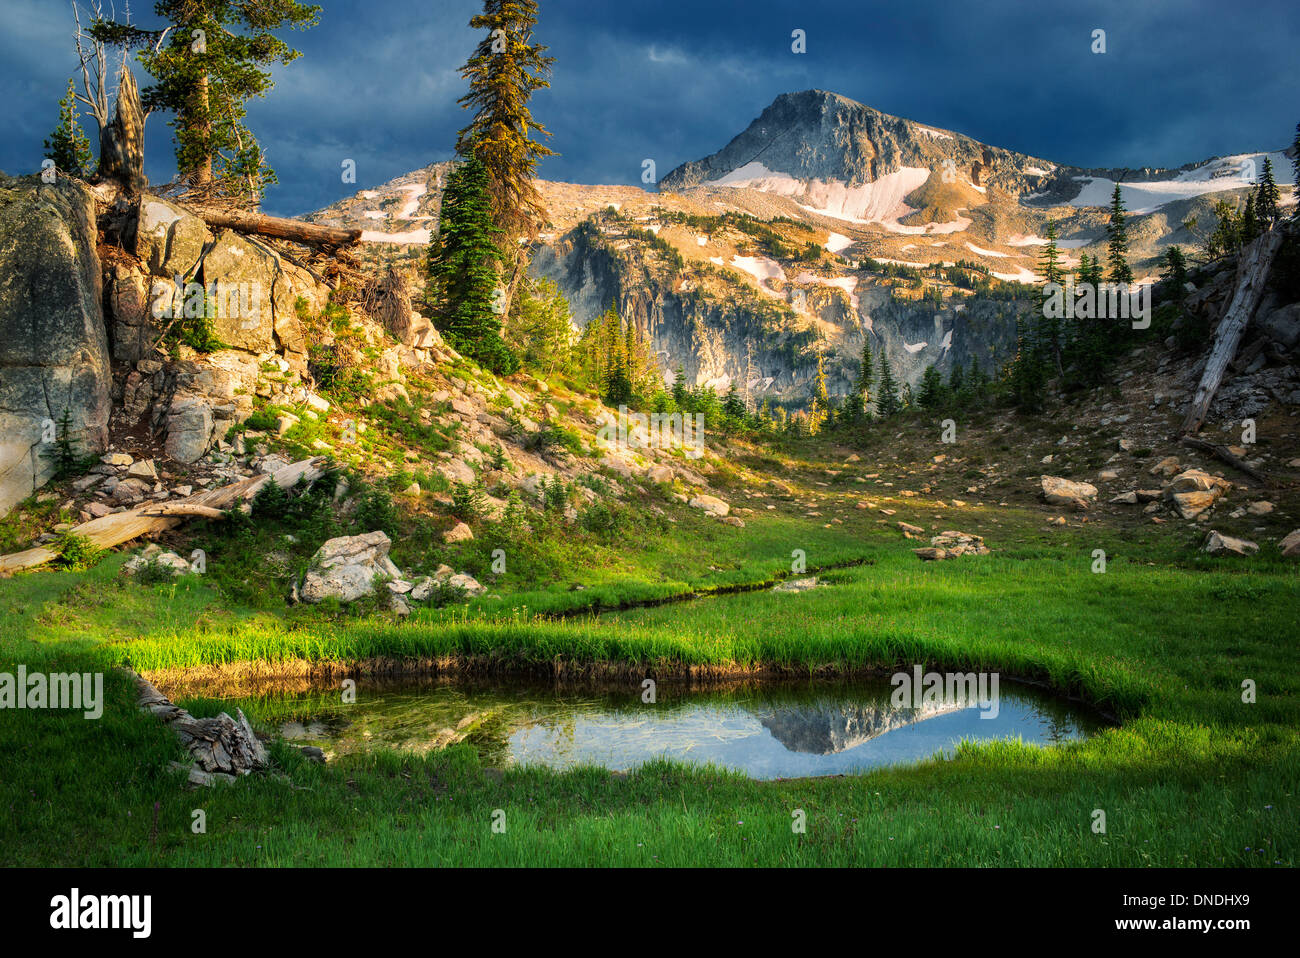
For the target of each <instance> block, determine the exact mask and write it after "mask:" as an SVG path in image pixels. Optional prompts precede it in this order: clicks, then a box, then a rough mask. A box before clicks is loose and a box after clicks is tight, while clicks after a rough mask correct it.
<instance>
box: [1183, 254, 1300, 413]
mask: <svg viewBox="0 0 1300 958" xmlns="http://www.w3.org/2000/svg"><path fill="white" fill-rule="evenodd" d="M1281 245H1282V231H1281V230H1278V229H1270V230H1269V231H1268V232H1266V233H1265V234H1264V235H1263V236H1260V237H1259V238H1257V239H1255V240H1254V241H1253V242H1252V243H1251V244H1250V245H1249V246H1247V247H1246V248H1245V249H1244V250H1242V251H1241V258H1240V260H1239V261H1238V263H1237V283H1236V291H1235V292H1234V293H1233V294H1232V301H1231V302H1230V303H1229V304H1228V308H1227V309H1226V310H1225V311H1224V313H1223V318H1222V319H1221V320H1220V321H1219V328H1218V330H1217V331H1216V332H1215V334H1214V345H1213V346H1211V347H1210V354H1209V358H1208V359H1207V360H1206V362H1205V372H1204V373H1203V374H1202V375H1201V382H1200V385H1199V386H1197V387H1196V394H1195V395H1194V396H1193V397H1192V402H1191V404H1190V405H1189V406H1188V408H1187V415H1186V417H1184V419H1183V424H1182V428H1181V434H1182V435H1185V436H1186V435H1191V434H1192V433H1195V432H1196V431H1197V430H1198V429H1200V428H1201V423H1203V422H1205V416H1206V414H1207V413H1208V412H1209V411H1210V402H1211V400H1213V399H1214V394H1215V392H1217V391H1218V389H1219V383H1220V382H1221V381H1222V380H1223V374H1224V371H1225V370H1227V368H1228V363H1230V362H1232V357H1233V356H1235V355H1236V354H1237V346H1238V345H1240V343H1241V337H1242V335H1243V334H1244V333H1245V331H1246V324H1247V323H1249V322H1250V317H1251V316H1252V315H1253V314H1254V312H1255V307H1257V306H1258V305H1259V301H1260V299H1261V298H1262V297H1263V295H1264V285H1265V283H1266V282H1267V280H1268V270H1269V266H1270V265H1272V262H1273V257H1274V256H1276V255H1277V251H1278V248H1279V247H1280V246H1281Z"/></svg>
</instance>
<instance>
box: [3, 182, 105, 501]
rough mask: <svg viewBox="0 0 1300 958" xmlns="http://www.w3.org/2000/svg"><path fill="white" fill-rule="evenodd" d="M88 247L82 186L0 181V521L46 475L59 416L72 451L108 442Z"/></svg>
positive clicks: (91, 247) (93, 257)
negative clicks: (65, 417) (64, 426)
mask: <svg viewBox="0 0 1300 958" xmlns="http://www.w3.org/2000/svg"><path fill="white" fill-rule="evenodd" d="M96 245H97V234H96V230H95V206H94V200H93V197H92V196H91V194H90V192H89V191H88V190H87V189H86V188H85V187H83V186H81V185H80V184H77V183H75V182H72V181H69V180H64V179H61V180H60V181H59V182H57V183H48V184H47V183H42V182H41V181H40V179H39V178H38V177H26V178H22V179H15V178H11V177H3V176H0V514H3V513H4V512H5V511H7V510H8V509H9V508H10V507H11V506H12V505H13V504H14V503H15V502H18V501H19V500H21V499H23V498H25V497H27V496H29V495H31V494H32V492H33V490H35V489H36V488H37V487H38V486H40V485H41V484H43V483H44V482H45V481H46V480H47V479H48V478H49V477H50V475H52V474H53V472H54V468H55V467H54V460H53V453H54V450H55V440H57V439H59V438H63V435H62V434H63V432H64V430H62V429H60V428H56V426H57V425H58V424H61V423H63V421H64V416H65V414H66V416H67V421H66V424H67V429H66V438H67V440H68V441H69V442H71V443H72V444H73V446H74V448H76V449H78V450H79V451H81V452H94V451H99V450H102V449H103V448H104V445H105V443H106V442H107V440H108V419H109V413H110V411H111V408H112V404H111V402H110V396H109V394H110V381H111V380H110V371H109V348H108V338H107V335H106V333H105V327H104V314H103V309H102V307H101V303H100V300H101V285H100V269H99V257H98V255H97V253H96Z"/></svg>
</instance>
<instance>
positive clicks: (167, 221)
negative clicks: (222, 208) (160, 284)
mask: <svg viewBox="0 0 1300 958" xmlns="http://www.w3.org/2000/svg"><path fill="white" fill-rule="evenodd" d="M211 242H212V232H211V231H210V230H209V229H208V226H207V224H206V223H204V222H203V220H201V219H199V218H198V217H197V216H195V215H194V214H193V213H189V212H187V211H185V210H183V209H181V208H180V207H179V206H175V205H173V204H171V203H168V202H167V201H166V200H164V199H160V198H159V197H157V196H149V195H146V196H144V197H142V198H141V200H140V217H139V219H138V220H137V221H136V230H135V252H136V255H137V256H139V257H140V260H141V261H142V262H143V263H144V265H145V268H147V269H148V270H149V272H150V273H152V274H153V275H154V276H162V277H166V278H167V279H174V278H175V277H176V276H179V277H181V280H182V282H184V281H186V280H189V279H193V278H194V276H195V274H196V273H197V272H198V265H199V260H200V259H201V258H202V256H203V250H204V249H206V248H207V245H208V244H209V243H211Z"/></svg>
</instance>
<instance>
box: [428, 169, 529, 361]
mask: <svg viewBox="0 0 1300 958" xmlns="http://www.w3.org/2000/svg"><path fill="white" fill-rule="evenodd" d="M500 233H501V231H500V230H499V229H498V228H497V227H496V226H495V225H494V224H493V222H492V204H491V201H490V200H489V198H488V194H487V171H486V170H484V169H483V164H482V163H480V162H479V161H478V160H477V159H476V158H473V157H471V158H470V159H468V160H467V161H466V162H464V163H463V164H461V165H460V166H458V167H456V169H455V170H454V171H453V172H452V174H451V176H450V177H448V179H447V187H446V189H445V190H444V191H443V194H442V216H441V218H440V222H439V228H438V232H437V234H436V235H435V236H434V237H433V238H432V239H431V240H430V241H429V258H428V268H427V271H428V279H429V282H428V288H427V296H428V301H429V309H430V311H431V314H432V318H433V321H434V325H436V326H437V327H438V329H439V330H441V331H442V332H443V334H444V335H446V337H447V339H448V341H449V342H450V343H451V345H452V346H453V347H454V348H455V349H456V350H457V351H458V352H460V353H462V354H464V355H466V356H469V357H470V358H471V359H474V360H475V361H477V362H478V363H479V364H480V365H482V366H485V367H486V368H488V369H490V370H492V371H493V372H496V373H501V374H503V375H504V374H508V373H511V372H514V371H515V369H517V368H518V366H519V362H518V360H517V359H516V358H515V356H514V354H513V353H512V352H511V351H510V349H509V347H507V346H506V344H505V343H504V342H503V341H502V339H501V319H500V316H499V314H498V313H497V310H498V309H499V308H500V306H499V297H498V295H497V293H496V289H497V273H496V266H497V264H498V263H500V261H501V257H502V254H501V249H500V247H498V246H497V242H496V237H497V236H499V235H500Z"/></svg>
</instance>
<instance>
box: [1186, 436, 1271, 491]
mask: <svg viewBox="0 0 1300 958" xmlns="http://www.w3.org/2000/svg"><path fill="white" fill-rule="evenodd" d="M1182 443H1183V445H1184V446H1191V447H1192V448H1193V449H1199V450H1200V451H1201V452H1203V453H1206V454H1208V455H1211V456H1214V457H1215V458H1216V459H1221V460H1223V461H1224V462H1226V463H1227V464H1228V465H1230V466H1232V468H1233V469H1236V470H1237V471H1238V472H1241V473H1244V474H1246V475H1247V476H1250V478H1252V479H1254V480H1255V481H1256V482H1259V483H1261V484H1267V483H1268V481H1269V480H1268V476H1266V475H1264V473H1262V472H1260V471H1259V470H1258V469H1256V468H1255V467H1254V466H1248V465H1246V463H1244V462H1242V461H1241V459H1239V458H1238V457H1237V456H1234V455H1233V454H1232V453H1231V452H1229V451H1228V447H1227V446H1219V445H1216V444H1214V443H1212V442H1206V441H1205V440H1204V439H1196V438H1195V437H1193V436H1184V437H1183V439H1182Z"/></svg>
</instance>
